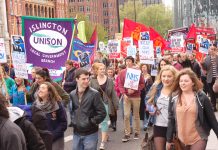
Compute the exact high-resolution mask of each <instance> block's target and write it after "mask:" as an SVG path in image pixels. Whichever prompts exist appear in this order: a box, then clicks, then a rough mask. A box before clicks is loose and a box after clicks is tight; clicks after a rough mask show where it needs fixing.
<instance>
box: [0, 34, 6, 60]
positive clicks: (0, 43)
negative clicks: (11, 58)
mask: <svg viewBox="0 0 218 150" xmlns="http://www.w3.org/2000/svg"><path fill="white" fill-rule="evenodd" d="M0 63H7V55H6V51H5V41H4V38H0Z"/></svg>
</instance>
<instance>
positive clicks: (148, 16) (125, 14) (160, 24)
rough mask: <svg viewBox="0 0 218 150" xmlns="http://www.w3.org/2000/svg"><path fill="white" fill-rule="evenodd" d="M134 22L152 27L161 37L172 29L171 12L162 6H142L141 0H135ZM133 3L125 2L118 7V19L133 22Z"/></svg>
mask: <svg viewBox="0 0 218 150" xmlns="http://www.w3.org/2000/svg"><path fill="white" fill-rule="evenodd" d="M135 3H136V22H140V23H142V24H144V25H146V26H150V27H153V28H154V29H155V30H157V31H158V32H159V33H160V34H161V35H162V36H163V37H164V36H165V35H166V34H167V31H168V30H169V29H172V28H173V15H172V11H171V10H170V9H168V8H166V7H165V6H164V5H162V4H158V5H157V4H155V5H149V6H147V7H145V6H143V5H142V2H141V0H138V1H137V0H136V2H135ZM134 15H135V14H134V3H133V1H130V2H127V3H125V4H124V6H120V19H121V21H123V19H124V18H128V19H131V20H133V21H134Z"/></svg>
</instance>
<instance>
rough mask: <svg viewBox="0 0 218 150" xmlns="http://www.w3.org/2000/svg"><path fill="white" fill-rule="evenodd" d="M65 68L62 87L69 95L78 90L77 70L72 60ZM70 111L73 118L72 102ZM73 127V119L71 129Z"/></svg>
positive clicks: (68, 61) (69, 107)
mask: <svg viewBox="0 0 218 150" xmlns="http://www.w3.org/2000/svg"><path fill="white" fill-rule="evenodd" d="M65 67H66V70H65V71H64V73H63V81H62V87H63V88H64V90H65V91H66V92H67V93H68V94H70V92H72V91H73V90H75V89H76V80H75V78H74V76H75V70H76V68H75V67H74V66H73V62H72V61H71V60H67V61H66V62H65ZM68 109H69V112H70V116H72V102H69V103H68ZM72 126H73V124H72V118H70V124H69V127H72Z"/></svg>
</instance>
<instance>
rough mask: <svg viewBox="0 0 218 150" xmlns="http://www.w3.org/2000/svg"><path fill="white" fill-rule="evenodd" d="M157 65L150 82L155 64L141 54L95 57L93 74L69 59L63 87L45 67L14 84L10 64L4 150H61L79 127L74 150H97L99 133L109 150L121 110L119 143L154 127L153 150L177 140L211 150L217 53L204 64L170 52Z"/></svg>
mask: <svg viewBox="0 0 218 150" xmlns="http://www.w3.org/2000/svg"><path fill="white" fill-rule="evenodd" d="M157 61H158V66H157V75H156V76H152V75H151V69H152V65H148V64H142V63H140V60H139V57H138V55H137V56H136V58H133V57H132V56H128V57H126V58H120V59H113V60H109V59H108V58H107V57H106V56H104V55H103V54H102V53H101V52H97V54H96V59H95V61H94V64H92V67H91V70H90V71H87V70H85V69H82V68H77V67H76V66H75V64H74V62H72V61H70V60H67V61H66V63H65V67H66V70H65V71H64V72H63V79H62V82H60V83H57V82H54V81H53V80H52V79H51V77H50V74H49V71H48V69H47V68H41V67H34V68H33V69H32V81H28V80H26V79H22V78H18V77H16V76H15V74H14V70H13V68H9V66H8V65H7V64H4V65H1V67H0V133H1V134H0V148H1V149H4V150H15V149H16V150H25V149H28V150H56V149H57V150H60V149H64V132H65V131H66V129H67V126H69V127H73V128H74V133H73V136H74V138H73V149H75V150H83V149H90V150H91V149H93V150H94V149H98V148H97V143H98V128H99V127H100V132H101V140H100V147H99V149H109V148H107V141H108V140H109V137H110V135H109V133H108V130H109V128H111V129H112V130H113V131H114V133H113V134H116V130H117V116H118V115H117V113H118V109H120V111H121V114H122V119H123V122H124V126H123V131H124V135H123V137H122V142H128V141H129V140H130V139H131V134H133V138H134V139H135V140H137V139H139V138H140V134H142V133H141V128H143V130H144V131H147V128H149V127H150V126H153V135H154V145H155V149H156V150H164V149H165V148H166V147H167V149H170V148H171V146H172V145H173V138H174V136H175V135H176V136H177V137H178V139H179V141H180V142H181V145H182V147H183V149H185V150H186V149H191V150H204V149H206V145H207V140H208V136H209V133H210V130H211V129H213V130H214V132H215V134H216V135H217V137H218V123H217V120H216V118H215V115H214V112H216V111H217V107H216V98H217V93H215V92H214V90H213V85H214V84H215V81H216V78H217V75H218V74H217V73H218V48H217V47H216V46H215V45H212V46H211V47H210V48H209V54H208V55H207V56H206V57H204V58H202V60H200V61H197V59H196V58H195V54H194V53H179V54H172V53H170V52H168V53H167V52H166V53H165V55H164V56H163V57H162V58H161V59H158V60H157ZM128 68H133V69H138V70H141V76H140V79H139V85H138V89H137V90H133V89H128V88H125V87H124V83H125V79H126V73H127V69H128ZM66 111H69V112H70V113H69V114H70V120H69V121H67V114H66ZM140 120H141V121H142V124H143V127H141V126H140V125H141V123H140ZM108 122H110V123H108ZM190 133H191V134H190ZM12 143H13V144H12Z"/></svg>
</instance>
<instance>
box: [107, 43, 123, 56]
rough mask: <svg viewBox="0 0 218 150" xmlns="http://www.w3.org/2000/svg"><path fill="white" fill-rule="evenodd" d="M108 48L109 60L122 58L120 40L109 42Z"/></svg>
mask: <svg viewBox="0 0 218 150" xmlns="http://www.w3.org/2000/svg"><path fill="white" fill-rule="evenodd" d="M107 48H108V53H109V59H116V58H120V48H121V47H120V40H109V41H108V45H107Z"/></svg>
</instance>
